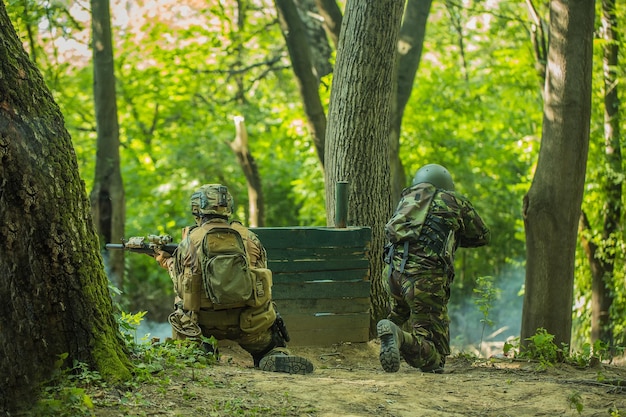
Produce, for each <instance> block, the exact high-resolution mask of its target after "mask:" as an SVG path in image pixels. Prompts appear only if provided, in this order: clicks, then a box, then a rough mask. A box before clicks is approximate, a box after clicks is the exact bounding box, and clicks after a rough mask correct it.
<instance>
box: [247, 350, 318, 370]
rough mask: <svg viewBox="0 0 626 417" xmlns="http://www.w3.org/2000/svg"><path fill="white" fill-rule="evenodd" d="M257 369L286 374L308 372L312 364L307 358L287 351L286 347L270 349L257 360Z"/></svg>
mask: <svg viewBox="0 0 626 417" xmlns="http://www.w3.org/2000/svg"><path fill="white" fill-rule="evenodd" d="M259 369H261V370H262V371H267V372H284V373H287V374H300V375H305V374H310V373H311V372H313V364H312V363H311V361H310V360H308V359H307V358H304V357H302V356H296V355H292V354H290V353H289V351H288V350H286V349H280V348H279V349H272V350H271V351H270V352H269V353H267V354H266V355H265V356H263V357H262V358H261V360H260V361H259Z"/></svg>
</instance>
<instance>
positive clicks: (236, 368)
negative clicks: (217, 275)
mask: <svg viewBox="0 0 626 417" xmlns="http://www.w3.org/2000/svg"><path fill="white" fill-rule="evenodd" d="M378 348H379V345H378V343H377V342H376V341H373V342H370V343H364V344H345V345H339V346H332V347H328V348H292V351H293V352H294V353H297V354H301V355H304V356H307V357H308V358H310V359H311V360H312V361H313V362H314V364H315V366H316V370H315V372H314V373H313V374H310V375H304V376H301V375H287V374H278V373H267V372H261V371H258V370H255V369H253V368H252V367H251V359H249V357H248V356H247V354H246V353H245V352H243V351H242V350H241V349H240V348H239V347H238V346H233V345H227V346H221V347H220V349H221V353H222V358H221V361H220V362H219V363H218V364H217V365H215V366H211V367H207V368H205V369H199V370H198V369H196V370H194V371H193V372H192V371H191V370H190V369H189V368H187V369H184V370H182V371H181V370H180V369H179V370H171V371H168V372H167V373H166V374H165V375H163V376H162V377H161V379H160V382H159V383H158V384H144V385H141V386H139V387H138V388H137V389H135V390H133V391H130V392H121V391H116V392H112V391H107V392H94V393H91V395H92V397H93V399H94V402H95V404H96V407H95V415H97V416H104V417H112V416H163V417H165V416H315V417H337V416H344V417H348V416H377V417H392V416H393V417H405V416H406V417H408V416H411V417H413V416H424V417H426V416H437V417H449V416H481V417H482V416H494V417H496V416H498V417H500V416H579V415H580V416H626V391H624V389H622V388H621V387H619V386H616V381H621V384H622V385H623V384H624V382H625V381H626V368H625V367H622V366H613V365H601V366H599V367H596V368H593V369H584V370H581V369H576V368H573V367H571V366H567V365H559V366H556V367H552V368H550V369H548V370H546V371H544V372H538V371H537V370H536V369H537V364H536V363H527V362H517V361H516V362H513V361H509V360H492V361H479V362H476V361H472V362H470V361H467V360H465V359H463V358H449V360H448V364H447V365H446V369H445V373H443V374H440V375H436V374H425V373H422V372H420V371H418V370H416V369H413V368H411V367H409V366H408V365H406V364H405V363H403V364H402V366H401V367H400V371H399V372H398V373H394V374H388V373H385V372H384V371H382V369H381V368H380V365H379V363H378ZM577 405H578V406H579V407H582V410H581V411H580V412H579V411H578V410H577V409H576V406H577ZM612 413H613V414H612Z"/></svg>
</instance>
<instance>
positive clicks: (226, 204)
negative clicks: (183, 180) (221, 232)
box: [191, 184, 234, 217]
mask: <svg viewBox="0 0 626 417" xmlns="http://www.w3.org/2000/svg"><path fill="white" fill-rule="evenodd" d="M233 206H234V201H233V196H232V195H230V193H229V192H228V188H227V187H226V186H225V185H222V184H204V185H203V186H201V187H200V188H198V190H196V192H194V193H193V194H192V195H191V214H193V215H194V216H196V217H201V216H205V215H209V214H217V215H220V216H226V217H229V216H230V215H231V214H233Z"/></svg>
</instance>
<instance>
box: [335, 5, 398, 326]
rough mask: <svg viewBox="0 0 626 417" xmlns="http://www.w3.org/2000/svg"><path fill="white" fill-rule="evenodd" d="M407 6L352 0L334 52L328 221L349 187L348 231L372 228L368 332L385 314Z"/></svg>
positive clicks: (386, 310)
mask: <svg viewBox="0 0 626 417" xmlns="http://www.w3.org/2000/svg"><path fill="white" fill-rule="evenodd" d="M403 9H404V1H402V0H356V1H348V3H347V5H346V13H345V16H344V19H343V26H342V29H341V35H340V38H339V48H338V50H337V64H336V66H335V75H334V78H333V84H332V90H331V97H330V107H329V112H328V114H329V118H328V130H327V134H326V148H325V155H326V169H325V183H326V213H327V217H326V221H327V224H328V225H331V226H332V225H334V217H335V199H336V196H335V184H336V183H337V182H338V181H348V183H349V186H350V192H349V198H348V204H349V206H348V225H353V226H369V227H371V228H372V243H371V245H372V246H371V251H370V265H371V268H370V271H371V284H372V285H371V300H372V310H371V316H372V321H371V326H370V336H372V337H375V336H374V335H375V327H376V322H377V321H378V320H379V319H380V318H383V317H385V316H386V315H387V314H388V301H387V296H386V295H385V291H384V289H383V287H382V280H381V274H382V268H383V265H382V264H383V262H382V250H383V245H384V233H383V229H384V225H385V223H386V222H387V219H389V217H390V216H391V212H392V211H393V207H392V195H391V192H390V181H391V179H390V173H389V132H390V127H391V123H392V120H391V117H392V116H391V112H392V99H393V89H394V88H395V79H394V76H395V62H396V56H397V55H396V51H397V48H396V45H397V43H398V33H399V30H400V21H401V19H402V12H403Z"/></svg>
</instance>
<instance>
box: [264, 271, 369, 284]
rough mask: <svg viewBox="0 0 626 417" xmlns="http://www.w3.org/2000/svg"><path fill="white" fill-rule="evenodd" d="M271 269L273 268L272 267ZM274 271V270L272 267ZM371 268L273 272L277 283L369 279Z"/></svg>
mask: <svg viewBox="0 0 626 417" xmlns="http://www.w3.org/2000/svg"><path fill="white" fill-rule="evenodd" d="M270 269H272V268H271V267H270ZM272 272H274V270H273V269H272ZM369 274H370V270H369V269H351V270H345V271H314V272H281V273H274V274H273V278H272V279H273V281H274V283H275V284H285V283H290V282H314V281H368V280H369V278H370V275H369Z"/></svg>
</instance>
